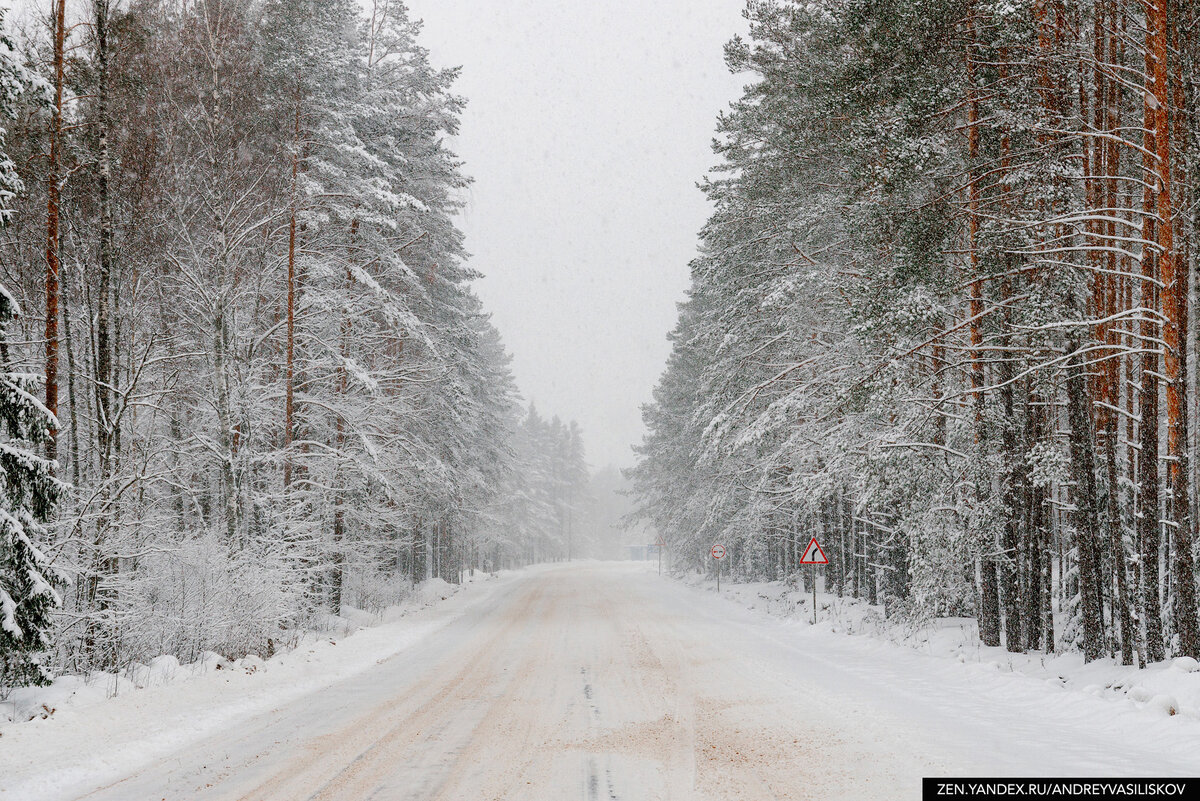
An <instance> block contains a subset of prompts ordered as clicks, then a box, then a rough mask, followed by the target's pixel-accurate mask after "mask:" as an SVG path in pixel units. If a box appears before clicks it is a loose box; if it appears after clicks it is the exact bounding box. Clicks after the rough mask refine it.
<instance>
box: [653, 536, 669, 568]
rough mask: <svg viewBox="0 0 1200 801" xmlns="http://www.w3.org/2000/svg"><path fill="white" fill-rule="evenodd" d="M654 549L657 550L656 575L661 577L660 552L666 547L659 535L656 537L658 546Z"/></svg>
mask: <svg viewBox="0 0 1200 801" xmlns="http://www.w3.org/2000/svg"><path fill="white" fill-rule="evenodd" d="M655 547H656V548H658V575H660V576H661V575H662V552H663V548H665V547H667V544H666V543H665V542H663V538H662V535H661V534H660V535H659V537H658V544H657V545H656V546H655Z"/></svg>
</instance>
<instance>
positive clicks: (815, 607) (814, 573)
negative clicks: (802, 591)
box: [812, 565, 817, 626]
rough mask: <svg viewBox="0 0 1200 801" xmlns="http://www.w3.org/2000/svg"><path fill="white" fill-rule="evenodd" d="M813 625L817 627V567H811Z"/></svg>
mask: <svg viewBox="0 0 1200 801" xmlns="http://www.w3.org/2000/svg"><path fill="white" fill-rule="evenodd" d="M812 583H813V625H814V626H815V625H817V566H816V565H813V574H812Z"/></svg>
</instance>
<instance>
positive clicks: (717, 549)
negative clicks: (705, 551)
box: [712, 542, 725, 559]
mask: <svg viewBox="0 0 1200 801" xmlns="http://www.w3.org/2000/svg"><path fill="white" fill-rule="evenodd" d="M712 555H713V559H724V558H725V546H724V545H722V544H721V543H719V542H718V543H717V544H716V545H714V546H713V547H712Z"/></svg>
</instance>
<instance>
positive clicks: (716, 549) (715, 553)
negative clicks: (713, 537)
mask: <svg viewBox="0 0 1200 801" xmlns="http://www.w3.org/2000/svg"><path fill="white" fill-rule="evenodd" d="M712 557H713V559H716V560H717V592H720V591H721V560H722V559H724V558H725V546H724V545H722V544H721V543H719V542H718V543H717V544H716V545H714V546H713V547H712Z"/></svg>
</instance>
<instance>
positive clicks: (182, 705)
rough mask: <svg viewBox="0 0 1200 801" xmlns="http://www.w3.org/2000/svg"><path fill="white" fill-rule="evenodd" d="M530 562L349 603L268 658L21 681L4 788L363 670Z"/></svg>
mask: <svg viewBox="0 0 1200 801" xmlns="http://www.w3.org/2000/svg"><path fill="white" fill-rule="evenodd" d="M527 570H528V569H527ZM523 572H525V571H502V572H501V573H499V574H488V573H483V572H477V573H476V575H475V576H474V577H473V578H470V579H468V580H467V581H466V582H465V583H464V584H463V585H461V586H457V585H453V584H449V583H447V582H445V581H443V580H442V579H440V578H435V579H430V580H428V581H425V582H422V583H421V584H420V585H418V586H417V587H416V588H415V590H414V592H413V594H412V596H411V597H410V598H409V599H408V600H407V601H406V602H405V603H403V604H400V605H398V606H394V607H391V608H389V609H388V610H386V611H385V612H383V613H380V614H373V613H368V612H363V611H361V610H354V609H348V610H346V612H345V614H344V615H343V616H338V617H332V616H331V619H330V620H329V621H327V623H328V624H329V628H330V630H331V631H334V632H337V633H335V634H329V633H325V634H320V633H317V632H310V633H309V634H307V635H306V636H305V637H304V638H303V639H302V640H301V642H300V644H299V645H298V646H297V647H296V648H295V649H293V650H290V651H285V652H283V653H280V654H277V655H275V656H274V657H272V658H271V659H267V660H263V659H260V658H258V657H256V656H247V657H246V658H244V659H239V660H237V661H236V662H231V661H229V660H227V659H225V658H224V657H222V656H220V655H219V654H216V653H213V652H211V651H209V652H205V653H204V654H203V655H202V657H201V658H200V660H198V661H197V662H194V663H190V664H183V665H181V664H180V663H179V661H178V660H177V659H175V658H174V657H172V656H160V657H158V658H156V659H154V660H152V661H151V663H150V664H149V665H133V666H131V668H130V669H129V670H126V671H122V672H121V674H112V673H100V672H95V673H93V674H91V675H90V676H60V677H58V678H57V679H56V680H55V681H54V683H53V684H52V685H50V686H49V687H31V688H22V689H18V690H15V691H13V692H12V693H11V694H10V696H9V697H8V698H7V699H6V700H4V701H0V798H2V799H8V798H12V799H25V798H30V799H33V798H43V797H48V796H50V795H52V794H53V793H55V792H59V791H62V790H64V789H66V788H69V787H70V786H72V785H73V784H74V783H75V782H77V781H83V780H86V781H94V780H95V779H96V777H105V776H110V777H116V776H119V775H122V774H124V773H127V772H129V771H131V770H133V769H135V768H137V767H139V766H140V765H143V764H145V763H147V762H149V761H150V760H153V759H155V758H157V757H160V756H162V755H164V754H167V753H170V752H172V751H174V750H176V749H179V748H181V747H183V746H186V745H188V744H189V743H192V742H195V741H196V740H199V739H201V738H203V737H206V736H208V735H210V734H213V733H214V732H217V731H220V730H221V729H223V728H227V727H230V726H234V725H236V724H237V723H238V722H239V721H241V720H244V719H247V718H249V717H251V716H253V715H255V714H256V713H259V712H262V711H264V710H267V709H270V708H272V707H275V706H278V705H281V704H285V703H288V702H289V701H293V700H295V699H298V698H301V697H303V696H305V695H307V694H310V693H313V692H316V691H319V690H321V689H322V688H323V687H326V686H328V685H330V684H333V683H335V682H337V681H339V680H342V679H345V678H346V677H349V676H353V675H355V674H358V673H361V672H363V671H365V670H367V669H369V668H371V667H372V666H374V665H376V664H378V663H379V662H381V661H383V660H385V659H387V658H389V657H391V656H393V655H395V654H397V653H400V652H402V651H404V650H406V649H410V648H412V647H413V646H415V645H417V644H419V643H421V642H422V641H423V640H425V639H427V638H428V637H429V636H430V635H432V634H434V633H435V632H436V631H438V630H439V629H441V628H443V627H444V626H446V625H447V624H449V623H450V622H452V621H454V620H456V619H458V618H459V617H461V616H462V614H463V613H464V612H465V611H466V610H467V609H469V608H470V607H471V606H473V605H475V604H478V603H480V602H485V601H486V599H487V598H489V597H490V596H492V595H494V594H495V593H496V592H497V591H499V590H500V589H501V588H502V587H503V586H505V585H507V584H508V583H511V582H512V581H513V580H515V579H516V578H518V577H519V576H520V575H521V574H522V573H523ZM460 590H462V591H461V592H460ZM96 743H107V744H110V745H113V746H117V747H110V748H105V749H97V747H96ZM64 760H65V761H66V764H67V767H66V769H65V770H60V771H58V772H56V773H55V774H54V776H53V777H51V779H50V780H49V782H43V781H42V777H40V776H39V775H38V774H39V771H38V770H37V767H36V766H38V765H47V764H59V765H61V764H62V763H63V761H64Z"/></svg>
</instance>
